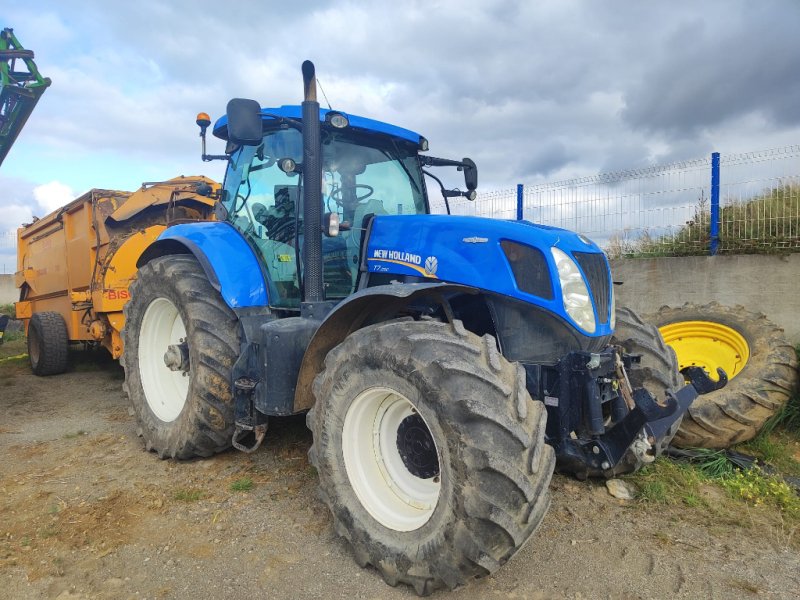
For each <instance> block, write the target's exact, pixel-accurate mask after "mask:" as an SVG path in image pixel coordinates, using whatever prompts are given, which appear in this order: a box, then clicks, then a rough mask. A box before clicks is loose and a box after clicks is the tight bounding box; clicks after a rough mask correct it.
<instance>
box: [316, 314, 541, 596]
mask: <svg viewBox="0 0 800 600" xmlns="http://www.w3.org/2000/svg"><path fill="white" fill-rule="evenodd" d="M314 395H315V397H316V405H315V407H314V408H313V409H312V411H311V412H310V413H309V416H308V424H309V427H310V429H311V430H312V431H313V433H314V445H313V446H312V448H311V450H310V452H309V456H310V459H311V462H312V464H313V465H314V466H315V467H316V469H317V471H318V473H319V479H320V491H321V495H322V498H323V500H324V501H325V503H326V504H327V505H328V507H329V508H330V510H331V512H332V514H333V518H334V524H335V527H336V531H337V533H339V535H341V536H343V537H344V538H346V539H347V540H348V541H349V543H350V545H351V546H352V549H353V553H354V556H355V559H356V561H357V562H358V563H359V564H360V565H362V566H365V565H367V564H371V565H373V566H374V567H375V568H376V569H377V570H378V571H380V573H381V574H382V575H383V578H384V579H385V580H386V582H387V583H389V584H390V585H397V584H398V583H406V584H408V585H411V586H413V587H414V588H415V590H416V591H417V593H418V594H420V595H425V594H428V593H430V592H431V591H433V590H434V589H436V588H439V587H448V588H450V589H452V588H455V587H457V586H459V585H462V584H464V583H466V582H467V581H469V580H470V579H472V578H476V577H482V576H485V575H488V574H489V573H492V572H494V571H495V570H496V569H497V568H499V567H500V566H501V565H502V564H504V563H505V562H506V561H507V560H508V559H509V558H510V557H511V556H512V555H513V554H514V553H515V552H516V551H517V550H519V549H520V548H521V547H522V545H523V544H524V543H525V542H526V541H527V540H528V539H529V538H530V536H531V535H532V534H533V532H534V531H535V530H536V528H537V527H538V525H539V523H540V522H541V520H542V518H543V517H544V514H545V512H546V511H547V508H548V506H549V501H550V497H549V491H548V485H549V482H550V478H551V476H552V473H553V468H554V464H555V458H554V453H553V449H552V448H551V447H550V446H548V445H546V444H545V442H544V433H545V421H546V412H545V410H544V406H543V405H542V404H541V403H539V402H534V401H533V400H531V397H530V395H529V394H528V392H527V390H526V388H525V372H524V370H523V369H522V367H520V366H519V365H513V364H511V363H509V362H507V361H506V360H505V359H504V358H503V357H502V356H501V355H500V353H499V351H498V350H497V346H496V342H495V340H494V338H492V337H491V336H485V337H484V338H479V337H477V336H475V335H473V334H472V333H469V332H467V331H466V330H464V329H463V327H462V326H461V323H460V322H456V324H455V325H454V326H453V327H451V326H450V325H447V324H443V323H438V322H433V321H422V322H416V321H390V322H387V323H382V324H378V325H373V326H370V327H367V328H364V329H361V330H359V331H357V332H355V333H353V334H351V335H350V336H349V337H347V338H346V339H345V341H344V342H343V343H342V344H340V345H339V346H337V347H336V348H334V350H332V351H331V352H330V353H329V354H328V356H327V357H326V359H325V369H324V371H323V372H322V373H321V374H320V375H318V376H317V378H316V380H315V382H314Z"/></svg>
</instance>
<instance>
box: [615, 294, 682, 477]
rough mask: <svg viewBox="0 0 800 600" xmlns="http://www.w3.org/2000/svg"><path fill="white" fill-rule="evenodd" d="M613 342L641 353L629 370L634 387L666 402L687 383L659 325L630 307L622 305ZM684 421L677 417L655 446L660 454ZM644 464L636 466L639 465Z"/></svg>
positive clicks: (618, 313) (656, 452)
mask: <svg viewBox="0 0 800 600" xmlns="http://www.w3.org/2000/svg"><path fill="white" fill-rule="evenodd" d="M616 315H617V323H616V327H615V328H614V337H613V338H612V342H611V343H612V344H615V345H618V346H622V347H623V348H624V349H625V352H627V353H628V354H638V355H639V356H640V357H641V361H640V362H639V364H638V365H634V366H633V367H632V368H631V369H630V370H628V379H629V380H630V382H631V386H632V387H634V388H644V389H646V390H647V391H648V392H650V393H651V394H652V395H653V396H654V397H655V398H656V400H658V401H659V402H661V403H662V404H663V403H665V402H666V400H667V398H666V391H670V392H677V391H678V390H679V389H680V388H682V387H683V386H684V382H683V377H682V376H681V373H680V371H679V370H678V360H677V358H676V357H675V352H674V351H673V350H672V348H670V347H669V346H668V345H667V344H666V343H665V342H664V338H663V337H661V333H659V331H658V328H657V327H656V326H655V325H653V324H652V323H648V322H646V321H644V320H643V319H642V318H641V317H640V316H639V315H638V314H636V313H635V312H634V311H632V310H631V309H630V308H619V309H617V312H616ZM680 425H681V421H680V419H679V420H677V421H676V422H675V423H674V424H673V425H672V427H671V428H670V430H669V431H668V432H667V434H666V435H665V436H664V438H663V439H662V440H661V441H660V443H659V444H658V446H657V447H656V448H655V455H656V456H660V455H661V454H663V453H664V451H665V450H666V449H667V447H668V446H669V445H670V442H672V440H673V438H674V437H675V434H676V433H677V432H678V429H679V427H680ZM640 466H642V465H640V464H637V465H636V466H635V468H634V470H635V469H638V468H639V467H640Z"/></svg>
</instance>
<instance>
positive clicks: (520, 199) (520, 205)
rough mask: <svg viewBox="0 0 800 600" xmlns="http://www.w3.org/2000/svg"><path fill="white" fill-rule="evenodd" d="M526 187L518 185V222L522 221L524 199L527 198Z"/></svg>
mask: <svg viewBox="0 0 800 600" xmlns="http://www.w3.org/2000/svg"><path fill="white" fill-rule="evenodd" d="M524 191H525V187H524V186H523V185H522V184H521V183H518V184H517V221H522V209H523V199H524V198H525V194H524Z"/></svg>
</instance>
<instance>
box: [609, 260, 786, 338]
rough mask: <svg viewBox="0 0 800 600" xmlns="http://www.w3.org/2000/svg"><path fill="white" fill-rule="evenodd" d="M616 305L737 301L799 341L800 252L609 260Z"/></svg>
mask: <svg viewBox="0 0 800 600" xmlns="http://www.w3.org/2000/svg"><path fill="white" fill-rule="evenodd" d="M611 272H612V273H613V276H614V281H622V282H624V283H623V285H618V286H615V288H614V289H615V291H616V293H617V306H628V307H630V308H632V309H633V310H635V311H636V312H638V313H641V314H648V313H653V312H655V311H657V310H658V309H659V308H660V307H661V306H664V305H669V306H681V305H682V304H683V303H684V302H693V303H695V304H705V303H708V302H711V301H713V300H716V301H717V302H719V303H720V304H728V305H736V304H741V305H743V306H745V307H747V308H748V309H749V310H752V311H758V312H762V313H764V314H765V315H767V317H768V318H769V319H770V320H771V321H772V322H774V323H775V324H776V325H778V326H779V327H783V329H784V331H785V332H786V337H787V338H788V339H789V341H790V342H792V343H793V344H800V254H789V255H785V256H768V255H767V256H765V255H747V256H689V257H682V258H644V259H618V260H612V261H611Z"/></svg>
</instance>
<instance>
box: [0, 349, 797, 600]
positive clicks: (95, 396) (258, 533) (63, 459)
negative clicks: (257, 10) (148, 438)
mask: <svg viewBox="0 0 800 600" xmlns="http://www.w3.org/2000/svg"><path fill="white" fill-rule="evenodd" d="M81 364H82V367H83V370H81V371H72V372H69V373H67V374H65V375H61V376H57V377H51V378H36V377H33V376H32V375H30V374H29V372H28V369H27V365H26V364H25V363H18V362H15V361H6V362H4V363H0V411H1V414H2V419H0V454H1V455H2V464H1V465H0V597H2V598H14V599H25V598H59V599H62V600H63V599H72V600H75V599H84V598H101V599H106V598H107V599H111V598H114V599H118V598H136V599H141V598H155V599H162V598H165V599H166V598H176V599H177V598H181V599H183V598H192V599H196V600H203V599H206V598H208V599H211V598H215V599H216V598H233V597H241V598H253V597H257V598H273V597H274V598H346V599H348V600H349V599H354V598H400V597H409V598H411V597H415V596H414V594H413V592H411V591H410V590H408V589H406V588H396V589H393V588H390V587H388V586H386V585H385V584H384V583H383V581H382V580H381V579H380V577H379V576H378V575H377V574H376V573H375V572H374V571H371V570H364V569H360V568H359V567H358V566H357V565H356V564H355V563H354V562H353V560H352V558H351V557H350V554H349V552H348V550H347V548H346V547H345V546H344V545H343V543H342V542H340V541H339V540H338V539H337V538H336V537H335V535H334V533H333V530H332V527H331V520H330V518H329V516H328V514H327V512H326V509H325V507H324V506H323V505H322V504H321V503H319V502H318V501H317V500H316V496H315V493H314V492H315V487H316V476H315V474H314V472H313V469H311V468H310V467H309V465H308V462H307V460H306V452H307V451H308V447H309V446H310V443H311V438H310V435H309V433H308V432H307V430H306V429H305V426H304V423H303V419H286V420H275V421H273V423H272V424H271V429H270V432H269V433H268V436H267V441H266V443H265V447H264V448H262V449H261V450H260V451H258V452H257V453H256V454H255V455H253V456H245V455H243V454H238V453H233V452H230V453H226V454H224V455H221V456H218V457H216V458H213V459H209V460H204V461H196V462H189V463H175V462H168V461H160V460H158V459H157V458H156V457H155V455H153V454H148V453H146V452H144V451H143V448H142V445H141V443H140V441H139V440H138V439H137V437H136V435H135V429H134V424H133V421H132V417H129V416H128V410H127V403H126V399H125V397H124V395H123V393H122V390H121V383H122V372H121V369H119V367H118V366H117V365H115V364H114V363H110V362H107V361H106V362H100V363H98V362H97V361H95V362H92V361H89V362H86V361H84V362H83V363H81ZM242 478H249V479H250V480H252V482H253V487H252V490H250V491H239V492H233V491H231V489H230V486H231V484H232V483H233V482H234V481H238V480H241V479H242ZM749 519H751V517H750V516H749V515H748V511H747V510H745V509H743V512H742V514H741V515H734V516H732V517H730V518H727V519H720V518H719V517H717V518H714V519H713V520H707V519H706V518H705V517H704V513H702V512H697V511H691V510H688V509H686V510H682V509H680V508H677V507H674V508H673V507H670V508H664V507H653V506H650V507H648V506H643V505H642V504H639V503H634V502H623V501H620V500H616V499H614V498H612V497H611V496H609V495H608V493H607V492H606V490H605V487H604V486H602V485H599V484H593V483H580V482H577V481H572V480H569V479H566V478H562V477H556V478H555V479H554V484H553V505H552V508H551V510H550V512H549V514H548V515H547V517H546V518H545V521H544V524H543V525H542V527H541V529H540V530H539V532H538V533H537V535H536V536H535V537H534V538H533V539H532V540H531V542H530V543H529V544H528V545H527V546H526V547H525V548H524V549H523V550H522V551H521V552H520V553H519V554H518V555H517V556H516V557H515V558H514V559H513V560H512V561H511V562H510V563H509V564H508V565H506V566H505V567H504V568H503V569H501V570H500V571H499V573H497V574H496V575H495V576H493V577H490V578H488V579H486V580H483V581H479V582H476V583H474V584H473V585H472V586H470V587H468V588H465V589H461V590H457V591H456V592H453V593H447V592H440V593H438V594H436V595H435V596H434V597H437V598H449V597H452V598H463V599H468V598H529V599H536V598H564V597H566V598H667V597H677V598H748V597H753V598H755V597H763V598H796V597H797V593H798V590H800V557H798V556H797V554H796V552H795V551H793V550H790V549H789V548H788V542H787V538H788V533H786V532H782V531H779V530H775V529H761V528H759V527H757V526H753V525H752V524H751V523H750V522H749Z"/></svg>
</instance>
